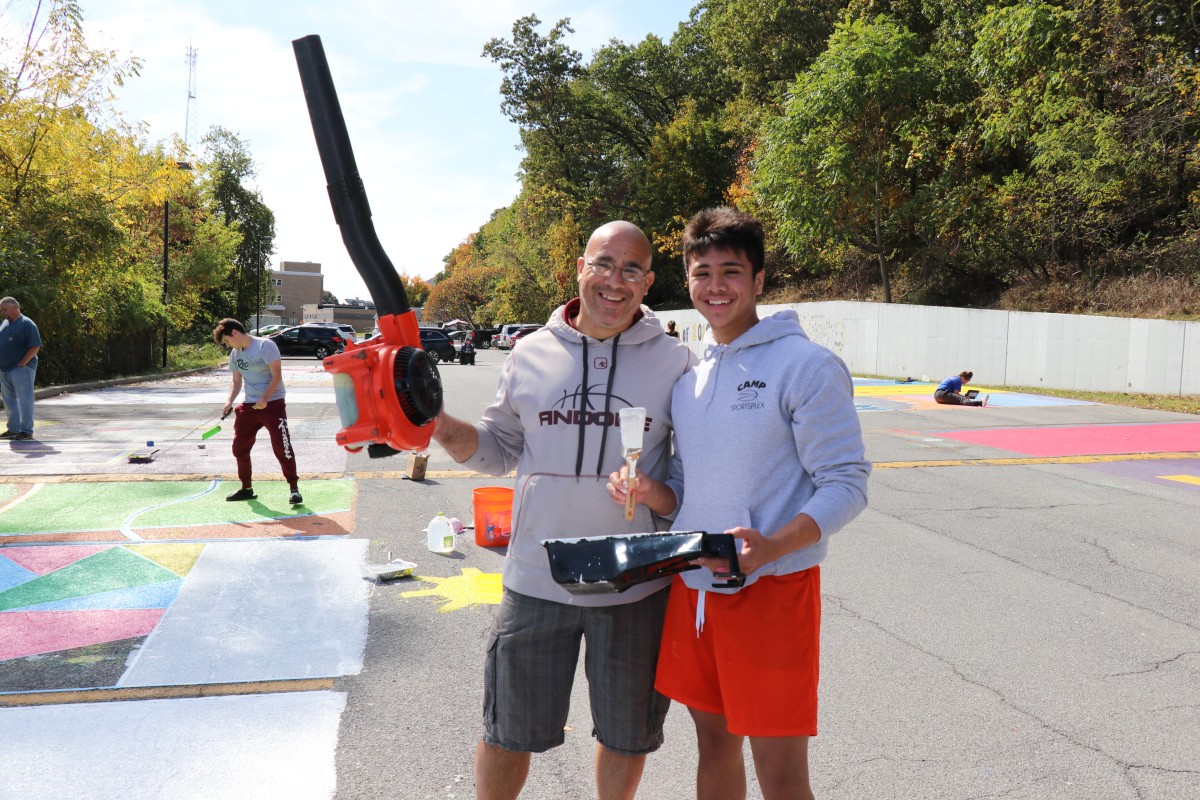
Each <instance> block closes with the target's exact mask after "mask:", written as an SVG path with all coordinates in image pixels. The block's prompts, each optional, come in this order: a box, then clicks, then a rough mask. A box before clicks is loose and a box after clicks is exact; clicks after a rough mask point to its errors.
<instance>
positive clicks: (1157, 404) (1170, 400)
mask: <svg viewBox="0 0 1200 800" xmlns="http://www.w3.org/2000/svg"><path fill="white" fill-rule="evenodd" d="M999 388H1002V389H1004V390H1005V391H1009V392H1025V393H1026V394H1041V395H1048V396H1050V397H1066V398H1068V399H1070V400H1087V401H1089V402H1092V403H1105V404H1107V405H1110V406H1129V407H1130V408H1149V409H1154V410H1156V411H1178V412H1180V413H1183V414H1200V396H1197V395H1194V394H1190V395H1186V394H1185V395H1177V394H1136V393H1133V392H1083V391H1077V390H1075V389H1044V388H1037V387H1033V386H1002V387H999Z"/></svg>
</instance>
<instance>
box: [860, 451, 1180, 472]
mask: <svg viewBox="0 0 1200 800" xmlns="http://www.w3.org/2000/svg"><path fill="white" fill-rule="evenodd" d="M1177 458H1200V452H1194V451H1193V452H1186V453H1113V454H1105V455H1093V456H1043V457H1038V458H1033V457H1027V458H964V459H956V460H953V461H950V460H947V461H885V462H880V463H876V464H873V465H872V466H873V467H874V468H875V469H912V468H914V467H1013V466H1028V465H1033V464H1108V463H1112V462H1114V461H1167V460H1170V459H1177Z"/></svg>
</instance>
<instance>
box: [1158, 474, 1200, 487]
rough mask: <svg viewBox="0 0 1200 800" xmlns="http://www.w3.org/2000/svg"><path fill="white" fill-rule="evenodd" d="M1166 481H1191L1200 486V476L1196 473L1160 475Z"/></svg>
mask: <svg viewBox="0 0 1200 800" xmlns="http://www.w3.org/2000/svg"><path fill="white" fill-rule="evenodd" d="M1158 477H1160V478H1162V479H1163V480H1165V481H1179V482H1180V483H1190V484H1193V485H1195V486H1200V478H1197V477H1196V476H1195V475H1159V476H1158Z"/></svg>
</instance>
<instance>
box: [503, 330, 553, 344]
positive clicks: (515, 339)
mask: <svg viewBox="0 0 1200 800" xmlns="http://www.w3.org/2000/svg"><path fill="white" fill-rule="evenodd" d="M544 327H546V326H545V325H526V326H525V327H524V328H521V330H519V331H517V332H516V333H514V334H513V335H512V345H511V346H512V347H516V346H517V342H519V341H521V340H522V339H524V338H525V337H526V336H528V335H529V334H531V333H533V332H534V331H537V330H541V329H542V328H544Z"/></svg>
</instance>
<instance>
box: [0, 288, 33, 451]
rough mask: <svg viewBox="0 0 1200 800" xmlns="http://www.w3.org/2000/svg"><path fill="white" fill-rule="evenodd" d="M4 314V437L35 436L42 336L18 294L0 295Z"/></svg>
mask: <svg viewBox="0 0 1200 800" xmlns="http://www.w3.org/2000/svg"><path fill="white" fill-rule="evenodd" d="M0 314H2V315H3V317H4V319H3V321H2V322H0V394H2V396H3V397H4V411H5V412H6V413H7V415H8V428H7V430H5V431H4V433H0V439H12V440H14V441H18V442H22V441H26V440H28V439H32V438H33V379H34V378H35V377H37V365H38V359H37V354H38V350H40V349H41V348H42V337H41V334H39V333H38V328H37V325H35V324H33V320H31V319H30V318H29V317H27V316H25V315H24V314H22V313H21V304H20V303H18V302H17V300H16V298H15V297H4V298H0Z"/></svg>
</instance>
